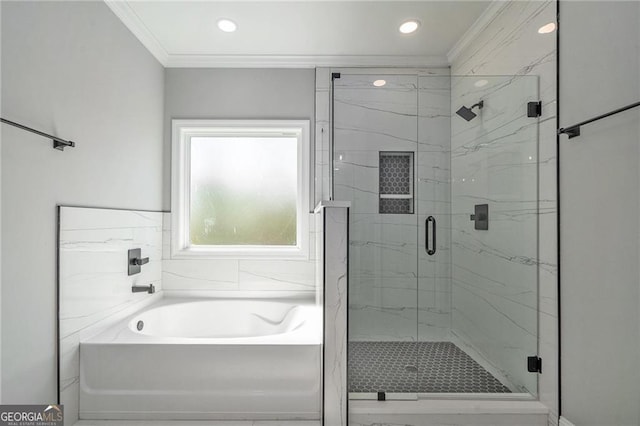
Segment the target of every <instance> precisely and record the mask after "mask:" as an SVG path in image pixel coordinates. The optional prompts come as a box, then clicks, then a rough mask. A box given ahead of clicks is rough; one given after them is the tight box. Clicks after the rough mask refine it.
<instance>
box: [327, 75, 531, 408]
mask: <svg viewBox="0 0 640 426" xmlns="http://www.w3.org/2000/svg"><path fill="white" fill-rule="evenodd" d="M478 79H479V77H477V76H450V75H449V73H448V70H429V71H415V70H407V71H397V72H395V73H393V74H389V73H385V74H375V73H371V72H366V71H351V72H349V71H344V70H343V71H342V72H341V75H340V77H339V78H336V79H334V81H333V92H332V93H333V109H332V111H333V136H334V139H333V194H334V199H336V200H344V201H350V202H351V209H350V223H349V235H350V240H349V317H348V318H349V319H348V323H349V324H348V333H349V335H348V340H349V344H348V377H349V379H348V387H349V392H350V397H351V398H352V399H353V398H356V399H415V398H428V397H430V395H431V396H435V394H438V395H442V394H450V395H459V394H474V395H480V396H482V397H486V398H501V397H505V396H506V394H520V396H522V397H523V398H526V397H531V395H535V394H536V393H537V375H536V374H535V373H532V372H529V371H528V370H527V360H528V357H535V356H536V355H537V344H538V339H537V325H538V299H537V291H538V284H537V283H538V273H537V220H538V211H537V209H538V197H537V194H538V192H537V181H538V179H537V149H538V148H537V147H538V139H537V138H538V130H537V128H538V119H537V118H529V117H527V103H528V102H530V101H535V100H537V98H538V87H537V84H538V82H537V78H535V77H529V76H518V77H516V76H504V77H495V76H484V77H482V79H483V80H486V81H487V83H486V84H484V85H482V86H481V87H478V85H475V84H474V83H475V82H477V81H478ZM380 80H384V81H385V82H386V84H385V85H384V86H379V85H376V84H374V82H375V81H380ZM460 105H473V106H472V107H470V108H467V107H464V106H463V107H462V108H459V107H460ZM475 108H477V109H476V110H475V112H474V111H472V110H473V109H475ZM480 109H482V120H473V118H474V117H475V116H476V114H477V112H478V111H479V110H480ZM489 212H490V215H489ZM479 224H480V225H479ZM467 397H468V396H467ZM510 397H513V396H510Z"/></svg>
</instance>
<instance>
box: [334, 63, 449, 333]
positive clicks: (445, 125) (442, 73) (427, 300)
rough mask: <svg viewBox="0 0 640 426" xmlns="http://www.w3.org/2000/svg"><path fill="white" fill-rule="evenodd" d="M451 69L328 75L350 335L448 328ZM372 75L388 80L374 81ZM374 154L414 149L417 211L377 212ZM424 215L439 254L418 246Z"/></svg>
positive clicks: (420, 244)
mask: <svg viewBox="0 0 640 426" xmlns="http://www.w3.org/2000/svg"><path fill="white" fill-rule="evenodd" d="M448 74H449V73H448V70H437V69H435V70H411V71H405V72H400V73H398V72H396V73H393V72H390V73H387V72H386V71H384V70H382V71H380V72H379V73H374V71H372V72H371V73H368V74H367V73H365V72H362V71H360V72H358V73H353V74H352V73H350V71H349V70H343V71H342V73H341V77H340V79H337V80H335V82H334V120H335V145H334V151H335V152H334V159H335V160H334V171H335V174H334V189H335V194H334V195H335V199H336V200H348V201H351V202H352V203H353V205H352V209H351V211H352V213H351V222H350V225H351V241H350V277H351V284H350V288H349V291H350V294H349V297H350V339H351V340H417V339H421V340H441V339H443V338H444V336H446V335H447V333H448V330H449V314H450V311H449V306H450V287H449V276H450V273H449V271H450V269H449V268H450V262H449V238H448V230H449V229H448V228H449V164H448V162H449V160H448V159H449V149H450V148H449V123H450V105H449V93H450V92H449V86H450V78H449V75H448ZM376 79H384V80H385V81H386V84H385V85H384V86H383V87H374V86H373V85H372V83H373V81H374V80H376ZM380 151H409V152H414V153H415V167H414V168H415V171H414V174H415V176H414V196H415V214H379V205H378V200H379V188H378V176H379V167H378V165H379V152H380ZM324 170H326V168H324ZM430 215H433V216H435V217H436V218H437V221H438V230H439V232H438V235H439V239H438V250H437V252H436V256H427V255H426V253H425V250H424V225H425V220H426V218H427V217H428V216H430ZM416 324H419V329H416Z"/></svg>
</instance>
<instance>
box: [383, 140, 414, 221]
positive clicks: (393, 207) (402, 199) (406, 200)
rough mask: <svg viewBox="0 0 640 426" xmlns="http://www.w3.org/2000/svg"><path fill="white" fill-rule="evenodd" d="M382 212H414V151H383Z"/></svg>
mask: <svg viewBox="0 0 640 426" xmlns="http://www.w3.org/2000/svg"><path fill="white" fill-rule="evenodd" d="M378 170H379V175H378V181H379V184H380V185H379V186H380V190H379V197H380V201H379V208H380V210H379V211H380V214H413V204H414V194H413V186H414V185H413V152H393V151H381V152H380V161H379V166H378Z"/></svg>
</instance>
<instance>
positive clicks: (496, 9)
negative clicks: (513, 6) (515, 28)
mask: <svg viewBox="0 0 640 426" xmlns="http://www.w3.org/2000/svg"><path fill="white" fill-rule="evenodd" d="M508 4H509V1H508V0H493V1H492V2H491V3H490V4H489V6H487V8H486V9H485V10H484V12H482V14H481V15H480V16H479V17H478V19H476V21H475V22H474V23H473V25H471V27H469V29H468V30H467V31H466V32H465V33H464V34H463V35H462V37H460V39H459V40H458V41H457V42H456V44H454V45H453V47H452V48H451V50H449V52H448V53H447V61H448V62H449V64H453V61H455V60H456V58H457V57H458V55H460V53H461V52H462V51H463V50H464V49H465V48H466V47H467V46H468V45H469V44H471V42H472V41H474V40H475V39H476V37H477V36H478V34H480V33H481V32H482V31H483V30H484V29H485V28H487V27H488V26H489V24H491V22H492V21H493V19H494V18H495V17H496V15H498V14H499V13H500V11H501V10H502V9H504V8H505V7H506V6H507V5H508Z"/></svg>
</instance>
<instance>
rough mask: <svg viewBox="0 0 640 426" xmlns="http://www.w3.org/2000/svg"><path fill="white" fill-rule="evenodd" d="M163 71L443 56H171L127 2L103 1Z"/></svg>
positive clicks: (433, 60) (394, 63)
mask: <svg viewBox="0 0 640 426" xmlns="http://www.w3.org/2000/svg"><path fill="white" fill-rule="evenodd" d="M104 2H105V3H106V5H107V6H108V7H109V8H110V9H111V10H112V11H113V13H114V14H115V15H116V16H117V17H118V18H120V20H121V21H122V22H123V23H124V25H125V26H126V27H127V28H129V30H130V31H131V32H132V33H133V35H135V36H136V37H137V38H138V40H140V42H141V43H142V44H143V46H144V47H146V48H147V50H148V51H149V52H151V54H152V55H153V56H154V57H155V58H156V59H157V60H158V62H160V63H161V64H162V65H163V66H164V67H165V68H315V67H354V68H355V67H390V68H397V67H411V68H413V67H446V66H449V63H448V62H447V58H446V57H444V56H410V55H406V56H401V55H192V54H186V55H174V54H169V52H167V51H166V50H165V49H164V47H162V44H160V42H159V41H158V39H156V37H155V36H154V35H153V33H152V32H151V31H150V30H149V28H147V26H146V25H145V24H144V22H142V20H141V19H140V17H139V16H138V15H137V14H136V13H135V11H134V10H133V8H132V7H131V6H130V4H129V2H128V1H123V0H104Z"/></svg>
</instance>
